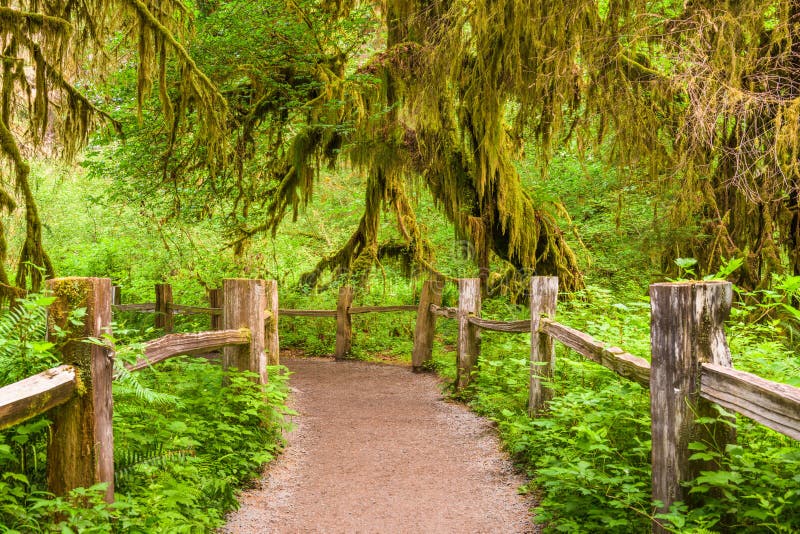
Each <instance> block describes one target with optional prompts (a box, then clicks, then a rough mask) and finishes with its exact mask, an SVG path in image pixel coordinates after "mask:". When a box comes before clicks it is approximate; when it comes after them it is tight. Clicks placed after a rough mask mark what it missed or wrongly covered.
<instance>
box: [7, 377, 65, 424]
mask: <svg viewBox="0 0 800 534" xmlns="http://www.w3.org/2000/svg"><path fill="white" fill-rule="evenodd" d="M74 393H75V368H73V367H72V366H71V365H60V366H58V367H54V368H53V369H48V370H47V371H43V372H41V373H39V374H38V375H33V376H31V377H28V378H26V379H24V380H20V381H19V382H15V383H13V384H11V385H8V386H5V387H3V388H0V430H3V429H6V428H9V427H12V426H14V425H17V424H19V423H23V422H25V421H27V420H28V419H32V418H34V417H36V416H37V415H41V414H43V413H45V412H46V411H48V410H51V409H53V408H55V407H56V406H60V405H62V404H64V403H65V402H67V401H68V400H70V399H71V398H72V395H73V394H74Z"/></svg>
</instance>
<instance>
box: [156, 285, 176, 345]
mask: <svg viewBox="0 0 800 534" xmlns="http://www.w3.org/2000/svg"><path fill="white" fill-rule="evenodd" d="M171 305H172V286H171V285H169V284H156V328H163V329H164V333H167V334H168V333H170V332H172V331H173V330H174V329H175V318H174V317H173V316H172V308H171V307H170V306H171Z"/></svg>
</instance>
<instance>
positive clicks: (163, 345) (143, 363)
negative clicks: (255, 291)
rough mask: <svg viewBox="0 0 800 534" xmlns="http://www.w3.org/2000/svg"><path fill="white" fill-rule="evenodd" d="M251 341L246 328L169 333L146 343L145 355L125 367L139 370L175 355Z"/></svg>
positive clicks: (206, 350)
mask: <svg viewBox="0 0 800 534" xmlns="http://www.w3.org/2000/svg"><path fill="white" fill-rule="evenodd" d="M249 343H250V331H249V330H248V329H246V328H242V329H240V330H218V331H211V332H200V333H197V334H167V335H165V336H163V337H160V338H158V339H154V340H152V341H148V342H147V343H145V345H144V351H143V352H144V357H143V358H141V359H139V360H138V361H137V362H136V363H133V364H128V365H126V366H125V368H126V369H128V370H129V371H138V370H140V369H144V368H145V367H149V366H151V365H153V364H155V363H158V362H163V361H164V360H168V359H169V358H174V357H175V356H180V355H183V354H197V353H201V352H208V351H212V350H217V349H221V348H223V347H226V346H229V345H247V344H249Z"/></svg>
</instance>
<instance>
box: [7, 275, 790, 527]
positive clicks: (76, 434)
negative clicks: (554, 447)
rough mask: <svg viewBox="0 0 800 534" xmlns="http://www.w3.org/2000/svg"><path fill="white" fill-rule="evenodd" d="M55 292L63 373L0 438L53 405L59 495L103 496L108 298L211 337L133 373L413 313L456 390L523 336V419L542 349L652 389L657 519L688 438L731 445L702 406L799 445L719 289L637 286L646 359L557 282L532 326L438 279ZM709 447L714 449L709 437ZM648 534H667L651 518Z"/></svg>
mask: <svg viewBox="0 0 800 534" xmlns="http://www.w3.org/2000/svg"><path fill="white" fill-rule="evenodd" d="M49 287H50V289H51V291H53V293H54V295H55V296H56V297H57V300H56V302H55V303H54V304H53V305H52V307H51V309H50V317H49V320H48V323H49V328H50V329H51V330H53V329H55V327H59V328H62V329H65V330H67V331H68V332H69V334H70V336H69V339H70V340H69V341H68V342H67V343H65V344H63V347H62V348H61V352H62V355H63V361H64V365H62V366H59V367H56V368H54V369H50V370H48V371H45V372H43V373H40V374H39V375H36V376H33V377H30V378H28V379H26V380H23V381H22V382H18V383H16V384H12V385H10V386H6V387H5V388H2V389H0V429H2V428H7V427H9V426H11V425H14V424H17V423H19V422H22V421H24V420H26V419H29V418H31V417H34V416H36V415H39V414H42V413H44V412H46V411H48V410H53V439H52V440H51V444H50V448H49V450H48V470H49V471H48V481H49V484H50V488H51V490H52V491H54V492H55V493H57V494H63V493H65V492H66V491H68V490H69V489H71V488H74V487H79V486H88V485H91V484H93V483H96V482H108V483H109V492H108V494H107V498H108V499H109V500H110V499H111V498H112V496H113V436H112V433H111V412H112V404H113V403H112V398H111V381H112V379H113V353H112V352H111V349H110V348H109V347H104V346H101V345H97V344H87V343H85V339H86V338H89V337H93V338H98V337H100V336H101V335H102V334H103V333H104V332H107V331H108V328H109V324H110V317H111V308H112V306H111V301H112V298H114V302H115V303H117V304H116V305H115V306H114V309H116V310H119V311H143V312H155V313H157V314H158V315H157V316H156V317H157V320H158V322H157V324H158V325H159V326H160V327H161V328H164V329H165V331H168V332H169V331H171V329H172V327H173V316H174V315H175V314H179V313H206V314H209V315H211V317H212V330H211V331H209V332H202V333H199V334H169V333H168V334H167V335H165V336H164V337H162V338H160V339H157V340H154V341H151V342H149V343H147V344H146V345H145V350H144V358H143V359H142V360H141V361H139V362H136V363H135V364H132V365H130V366H129V367H128V368H129V369H130V370H131V371H136V370H138V369H142V368H144V367H147V366H148V365H152V364H154V363H157V362H159V361H163V360H165V359H167V358H170V357H172V356H175V355H178V354H187V353H197V352H204V351H208V350H212V349H216V348H220V347H224V349H223V350H224V353H223V365H224V366H225V368H233V367H235V368H238V369H245V370H250V371H255V372H256V373H258V376H259V380H260V381H261V382H262V383H263V382H264V381H266V380H267V376H266V364H267V362H270V363H277V362H278V352H279V343H278V319H279V317H280V316H303V317H334V318H336V349H335V356H336V358H337V359H342V358H345V357H347V356H348V354H349V352H350V347H351V340H352V322H351V316H352V315H353V314H360V313H370V312H410V311H416V312H417V318H416V328H415V333H414V349H413V354H412V369H413V370H414V371H421V370H424V369H425V367H426V365H427V362H429V361H430V360H431V357H432V349H433V339H434V334H435V325H436V321H437V319H438V318H439V317H441V318H445V319H453V320H457V321H458V342H457V356H456V358H457V362H456V367H457V373H456V384H455V386H456V388H463V387H465V386H466V385H468V384H469V381H470V377H471V373H472V371H473V369H474V367H475V364H476V363H477V360H478V357H479V353H480V332H481V330H492V331H498V332H530V334H531V349H530V394H529V402H528V409H529V413H530V415H531V417H538V416H541V415H542V414H543V413H544V412H545V411H546V409H547V402H548V400H550V399H551V398H552V391H553V390H552V388H551V387H550V383H551V381H552V379H553V371H554V366H555V347H554V341H559V342H560V343H562V344H564V345H565V346H567V347H569V348H570V349H572V350H574V351H576V352H577V353H578V354H581V355H583V356H584V357H586V358H588V359H590V360H592V361H594V362H597V363H599V364H600V365H603V366H605V367H607V368H609V369H611V370H612V371H614V372H615V373H617V374H618V375H620V376H621V377H623V378H626V379H628V380H632V381H634V382H637V383H638V384H640V385H642V386H644V387H647V388H649V389H650V391H651V417H652V443H653V445H652V471H653V475H652V477H653V500H654V501H659V502H660V503H662V507H661V508H660V510H664V511H665V510H668V508H669V506H670V505H671V504H672V503H674V502H676V501H682V500H685V498H686V497H687V495H686V493H685V490H684V488H683V487H682V486H681V483H682V482H685V481H688V480H691V479H692V478H694V477H695V475H696V474H697V473H698V471H699V470H700V469H710V468H711V469H713V468H714V467H715V466H713V465H708V464H707V463H705V464H704V463H702V462H694V461H689V457H690V455H691V454H690V451H689V442H690V440H691V441H698V440H699V441H707V442H710V443H715V444H716V445H717V446H720V447H724V445H725V444H726V443H731V442H733V441H734V440H735V436H734V435H733V433H732V432H731V430H730V425H727V424H724V423H719V424H716V425H697V424H696V423H695V419H696V418H697V417H698V416H703V415H712V416H714V415H716V412H715V411H714V410H713V406H712V403H717V404H719V405H720V406H722V407H724V408H726V409H728V410H731V411H733V412H736V413H740V414H742V415H745V416H747V417H750V418H751V419H753V420H755V421H757V422H759V423H761V424H763V425H765V426H768V427H770V428H772V429H774V430H776V431H778V432H781V433H783V434H785V435H787V436H789V437H791V438H793V439H800V389H798V388H795V387H792V386H788V385H785V384H779V383H775V382H771V381H768V380H764V379H763V378H760V377H758V376H755V375H752V374H750V373H745V372H742V371H738V370H735V369H733V368H732V365H731V355H730V351H729V349H728V346H727V342H726V339H725V332H724V329H723V323H724V321H725V320H726V318H727V317H728V314H729V312H730V309H731V303H732V288H731V284H729V283H727V282H697V283H668V284H654V285H652V286H651V287H650V296H651V303H652V311H651V342H652V343H651V344H652V355H651V362H648V361H647V360H645V359H642V358H639V357H636V356H633V355H631V354H628V353H626V352H625V351H623V350H622V349H620V348H617V347H611V346H608V345H607V344H605V343H602V342H600V341H597V340H595V339H594V338H593V337H592V336H590V335H588V334H586V333H584V332H580V331H578V330H575V329H573V328H571V327H569V326H566V325H563V324H561V323H558V322H556V321H555V315H556V302H557V297H558V279H557V278H555V277H533V278H532V279H531V286H530V310H531V318H530V319H529V320H528V319H526V320H523V321H511V322H505V321H494V320H489V319H483V318H481V317H480V311H481V296H480V280H479V279H477V278H475V279H472V278H471V279H461V280H459V281H458V289H459V300H458V306H457V307H453V308H450V307H442V305H441V304H442V289H443V282H442V281H440V280H428V281H426V282H425V283H424V285H423V288H422V292H421V295H420V299H419V304H418V305H416V306H369V307H353V306H352V302H353V289H352V288H351V287H348V286H343V287H342V288H340V291H339V299H338V302H337V306H336V310H291V309H280V308H278V297H277V285H276V284H275V282H274V281H263V280H240V279H237V280H225V282H224V285H223V290H222V291H221V292H219V291H217V292H216V293H215V292H212V293H211V295H210V306H209V307H207V308H202V307H197V306H180V305H176V304H174V303H173V302H172V291H171V288H169V286H166V285H159V286H157V287H156V302H155V303H154V304H133V305H119V304H118V302H119V292H118V291H116V292H114V291H112V288H111V285H110V282H109V280H107V279H98V278H83V279H81V278H68V279H59V280H53V281H50V282H49ZM77 307H86V308H87V311H88V313H87V320H86V324H85V326H83V327H80V329H79V330H78V327H74V326H71V325H70V324H68V321H67V317H68V313H69V310H71V309H75V308H77ZM712 440H713V441H712ZM653 532H659V533H661V532H667V530H666V529H664V528H663V527H662V526H661V525H660V524H659V523H658V522H655V521H654V523H653Z"/></svg>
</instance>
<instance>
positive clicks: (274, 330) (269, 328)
mask: <svg viewBox="0 0 800 534" xmlns="http://www.w3.org/2000/svg"><path fill="white" fill-rule="evenodd" d="M265 289H266V295H265V304H266V311H268V312H269V317H268V318H267V320H266V324H265V325H264V348H265V350H266V352H267V362H268V363H269V365H279V364H280V363H281V344H280V340H279V338H278V282H276V281H275V280H267V281H266V285H265Z"/></svg>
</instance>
